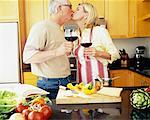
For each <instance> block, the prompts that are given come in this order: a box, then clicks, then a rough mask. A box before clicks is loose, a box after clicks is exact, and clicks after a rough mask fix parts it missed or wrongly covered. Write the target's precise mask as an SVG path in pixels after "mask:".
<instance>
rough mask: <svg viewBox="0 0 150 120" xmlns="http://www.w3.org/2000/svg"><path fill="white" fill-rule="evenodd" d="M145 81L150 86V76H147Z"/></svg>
mask: <svg viewBox="0 0 150 120" xmlns="http://www.w3.org/2000/svg"><path fill="white" fill-rule="evenodd" d="M145 82H146V84H147V86H150V78H149V77H145Z"/></svg>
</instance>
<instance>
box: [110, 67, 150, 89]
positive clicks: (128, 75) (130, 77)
mask: <svg viewBox="0 0 150 120" xmlns="http://www.w3.org/2000/svg"><path fill="white" fill-rule="evenodd" d="M118 76H119V78H118V79H116V80H114V81H112V85H113V86H117V87H121V86H127V87H128V86H150V78H149V77H145V76H144V75H141V74H138V73H136V72H133V71H130V70H110V77H111V78H113V77H118Z"/></svg>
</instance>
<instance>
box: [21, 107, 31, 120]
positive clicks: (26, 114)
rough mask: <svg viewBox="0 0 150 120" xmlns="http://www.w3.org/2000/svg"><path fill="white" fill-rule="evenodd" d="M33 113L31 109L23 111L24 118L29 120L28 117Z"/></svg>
mask: <svg viewBox="0 0 150 120" xmlns="http://www.w3.org/2000/svg"><path fill="white" fill-rule="evenodd" d="M30 112H31V111H30V110H29V109H25V110H23V111H22V115H23V117H24V118H25V119H26V120H27V119H28V115H29V113H30Z"/></svg>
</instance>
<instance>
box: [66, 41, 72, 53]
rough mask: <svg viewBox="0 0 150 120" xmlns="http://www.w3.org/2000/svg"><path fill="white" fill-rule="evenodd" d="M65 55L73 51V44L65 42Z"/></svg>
mask: <svg viewBox="0 0 150 120" xmlns="http://www.w3.org/2000/svg"><path fill="white" fill-rule="evenodd" d="M65 48H66V54H67V55H70V54H71V52H72V50H73V42H69V41H67V42H65Z"/></svg>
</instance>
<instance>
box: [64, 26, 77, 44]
mask: <svg viewBox="0 0 150 120" xmlns="http://www.w3.org/2000/svg"><path fill="white" fill-rule="evenodd" d="M65 39H66V40H67V41H71V42H73V41H75V40H77V39H78V32H77V29H65Z"/></svg>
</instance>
